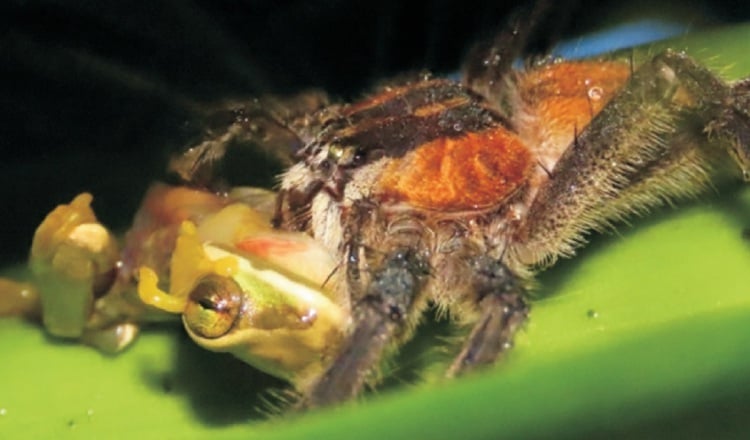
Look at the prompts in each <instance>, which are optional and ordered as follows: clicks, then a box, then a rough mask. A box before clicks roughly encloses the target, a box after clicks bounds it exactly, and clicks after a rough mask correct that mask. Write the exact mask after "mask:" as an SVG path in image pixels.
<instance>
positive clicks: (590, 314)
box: [586, 309, 599, 319]
mask: <svg viewBox="0 0 750 440" xmlns="http://www.w3.org/2000/svg"><path fill="white" fill-rule="evenodd" d="M586 316H588V317H589V318H591V319H596V318H598V317H599V312H597V311H596V310H594V309H589V310H588V311H587V312H586Z"/></svg>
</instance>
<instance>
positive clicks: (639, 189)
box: [511, 51, 750, 265]
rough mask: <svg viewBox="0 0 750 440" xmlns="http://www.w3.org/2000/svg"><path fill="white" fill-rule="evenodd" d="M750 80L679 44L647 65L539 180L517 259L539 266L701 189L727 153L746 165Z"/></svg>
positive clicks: (517, 239) (515, 249) (517, 240)
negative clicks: (590, 234)
mask: <svg viewBox="0 0 750 440" xmlns="http://www.w3.org/2000/svg"><path fill="white" fill-rule="evenodd" d="M740 84H742V83H740ZM747 88H748V87H745V86H742V85H737V86H735V87H730V86H729V85H727V84H726V83H724V82H723V81H721V80H720V79H719V78H718V77H716V76H715V75H714V74H713V73H712V72H711V71H709V70H708V69H706V68H705V67H703V66H701V65H700V64H698V63H697V62H695V61H693V60H692V59H690V58H689V57H687V56H686V55H684V54H680V53H676V52H671V51H667V52H664V53H662V54H660V55H658V56H656V57H655V58H653V59H652V60H651V61H649V62H646V63H645V64H643V65H642V66H640V67H639V68H638V69H637V70H636V71H635V72H634V73H633V75H632V77H631V78H630V80H629V81H628V82H627V84H626V85H625V86H624V87H623V89H622V90H621V91H620V92H619V93H618V95H617V96H615V98H613V100H612V101H610V103H609V104H608V105H607V106H605V107H604V109H603V110H602V111H601V112H600V113H599V114H598V115H597V116H596V117H595V118H594V119H593V120H592V121H591V123H590V124H589V125H588V126H587V127H586V129H585V130H583V132H582V133H581V134H580V135H579V136H577V137H576V139H575V140H574V141H573V143H572V144H571V145H570V146H569V147H568V148H567V150H566V151H565V152H564V153H563V155H562V156H561V157H560V159H559V160H558V162H557V164H556V165H555V167H554V169H553V170H551V172H550V175H549V179H548V180H547V181H546V182H544V183H542V185H541V187H540V188H539V190H538V192H537V194H536V195H535V197H534V199H533V200H532V202H531V204H530V206H529V209H528V211H527V213H526V215H525V217H524V219H523V220H522V221H521V223H520V226H519V227H518V229H517V231H516V233H515V234H514V237H513V241H514V244H513V245H512V246H511V251H512V254H513V258H516V259H517V260H518V261H519V262H520V263H521V264H526V265H538V264H545V263H552V262H554V260H555V259H556V258H558V257H559V256H570V255H572V254H573V251H574V249H575V248H576V247H577V246H578V245H580V244H582V242H583V238H582V236H583V234H584V233H585V232H586V231H587V230H590V229H598V228H601V227H603V226H607V225H608V224H609V222H610V221H613V220H618V219H620V218H622V217H625V216H627V215H629V214H631V213H633V212H639V211H643V210H645V209H647V208H648V207H649V206H655V205H659V204H661V203H664V202H665V201H666V202H668V201H670V200H672V199H674V198H677V197H684V196H691V195H694V194H695V193H697V192H699V191H701V190H703V189H704V188H705V187H706V186H708V183H709V181H710V178H711V177H712V175H713V174H714V173H715V168H716V165H717V164H719V163H721V162H723V161H725V160H726V158H727V157H728V156H730V155H731V156H733V157H734V159H735V161H736V162H738V163H739V165H740V167H741V168H742V169H743V170H747V169H748V165H749V164H750V161H748V160H747V158H748V157H750V155H749V154H748V151H749V149H750V145H748V143H747V140H748V139H750V136H749V133H750V131H749V127H750V118H749V117H748V110H747V106H746V105H745V104H746V103H747V99H748V98H747V93H746V91H747ZM727 153H730V154H729V155H728V154H727Z"/></svg>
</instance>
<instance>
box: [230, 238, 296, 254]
mask: <svg viewBox="0 0 750 440" xmlns="http://www.w3.org/2000/svg"><path fill="white" fill-rule="evenodd" d="M235 246H237V248H238V249H240V250H243V251H245V252H248V253H251V254H253V255H257V256H259V257H263V258H267V257H269V256H270V255H274V256H283V255H287V254H296V253H300V252H303V251H305V250H306V249H307V248H306V247H305V244H304V243H299V242H296V241H290V240H283V239H280V238H268V237H257V238H245V239H244V240H240V241H239V242H238V243H237V244H236V245H235Z"/></svg>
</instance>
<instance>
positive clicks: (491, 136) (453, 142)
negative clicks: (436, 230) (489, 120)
mask: <svg viewBox="0 0 750 440" xmlns="http://www.w3.org/2000/svg"><path fill="white" fill-rule="evenodd" d="M531 169H532V159H531V154H530V152H529V151H528V149H527V148H526V146H525V145H524V144H523V143H522V142H521V141H520V139H518V137H517V136H516V135H515V134H513V133H511V132H509V131H508V130H506V129H504V128H497V129H493V130H486V131H482V132H478V133H466V134H465V135H464V136H461V137H456V138H447V137H444V138H439V139H435V140H433V141H430V142H427V143H425V144H423V145H421V146H419V148H416V149H415V150H413V151H411V152H409V153H408V154H407V155H405V156H404V157H403V158H401V159H396V160H394V161H393V162H392V163H390V164H389V165H388V166H387V167H386V169H385V170H384V172H383V174H382V176H381V178H380V182H379V189H380V192H381V193H382V195H383V196H384V197H385V198H387V199H390V200H393V201H401V202H406V203H409V204H410V205H412V206H414V207H417V208H422V209H430V210H440V211H448V212H456V211H463V210H470V209H477V208H484V207H491V206H493V205H497V204H499V203H500V202H502V201H503V200H505V199H506V198H507V197H508V196H509V195H510V194H511V193H512V192H513V191H514V190H516V189H517V188H518V187H519V186H521V185H522V184H523V183H524V182H525V181H526V179H527V178H528V176H529V174H530V171H531Z"/></svg>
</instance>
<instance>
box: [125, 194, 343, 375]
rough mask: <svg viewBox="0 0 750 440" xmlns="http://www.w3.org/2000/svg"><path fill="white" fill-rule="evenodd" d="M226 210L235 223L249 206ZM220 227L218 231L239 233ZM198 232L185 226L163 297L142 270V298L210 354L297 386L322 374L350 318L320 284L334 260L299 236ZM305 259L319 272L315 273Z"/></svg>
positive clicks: (155, 280)
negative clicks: (176, 317)
mask: <svg viewBox="0 0 750 440" xmlns="http://www.w3.org/2000/svg"><path fill="white" fill-rule="evenodd" d="M227 209H229V211H228V212H230V213H231V215H227V217H226V218H227V219H231V220H232V221H234V222H236V221H237V219H242V218H243V217H242V214H243V213H245V214H246V212H245V211H246V210H247V209H248V208H246V207H245V208H239V210H237V208H231V207H228V208H227ZM233 209H235V211H232V210H233ZM219 215H221V213H220V214H219ZM219 218H220V217H219ZM237 224H247V223H246V222H244V223H243V222H237ZM223 226H225V227H223V228H219V229H217V230H221V231H223V232H222V234H225V233H226V231H227V230H237V228H236V227H235V228H234V229H233V228H227V227H226V226H227V224H226V222H223ZM212 228H213V226H212ZM201 229H202V231H199V230H198V228H196V227H195V225H194V224H192V223H190V222H185V223H183V224H182V226H181V230H180V234H179V236H178V239H177V243H176V247H175V251H174V253H173V256H172V259H171V263H170V281H169V288H168V292H166V291H164V290H162V289H160V287H159V279H158V276H157V275H156V273H155V272H154V271H153V270H151V269H150V268H148V267H142V268H141V269H140V271H139V283H138V293H139V296H140V297H141V299H142V300H143V301H144V302H145V303H147V304H151V305H153V306H154V307H156V308H158V309H161V310H164V311H167V312H171V313H179V314H181V315H182V320H183V323H184V325H185V328H186V330H187V332H188V334H189V335H190V337H191V338H192V339H193V340H194V341H195V342H196V343H197V344H198V345H200V346H202V347H204V348H206V349H208V350H211V351H216V352H229V353H231V354H233V355H234V356H236V357H238V358H239V359H241V360H243V361H245V362H247V363H248V364H251V365H253V366H254V367H256V368H258V369H260V370H262V371H265V372H267V373H269V374H272V375H274V376H277V377H281V378H283V379H286V380H288V381H290V382H292V383H294V384H299V383H301V382H304V381H305V380H306V379H308V378H311V377H313V376H315V375H316V374H319V373H320V371H321V370H322V369H323V368H324V367H325V366H326V365H327V363H328V361H329V360H330V359H331V358H332V357H333V356H335V354H336V353H337V352H338V350H339V348H340V344H341V342H342V340H343V337H344V332H345V329H346V327H347V325H348V319H349V317H348V313H347V311H346V307H344V306H343V305H341V304H339V303H337V302H336V301H334V299H332V296H331V294H330V292H328V291H327V290H326V287H325V285H324V281H325V279H326V277H327V276H329V275H330V274H331V272H332V271H333V270H334V268H335V266H334V264H333V260H332V259H331V258H330V257H328V256H327V253H326V252H324V251H323V250H322V249H320V246H319V245H318V244H317V243H316V242H315V241H313V240H312V239H311V238H309V237H307V236H304V235H303V234H298V233H287V232H278V231H272V230H270V229H268V230H265V229H262V228H260V229H257V228H256V229H254V230H253V231H247V230H245V231H242V234H240V235H241V236H242V238H241V239H237V236H232V237H231V238H228V237H224V238H222V237H216V236H214V237H213V238H214V239H215V240H213V241H212V240H209V239H207V238H206V237H207V236H210V235H212V234H211V233H210V231H209V233H206V230H205V228H203V225H201ZM248 233H250V234H249V235H248ZM229 242H233V243H229ZM232 244H233V245H232ZM311 255H315V258H314V259H311V258H310V257H311ZM305 261H307V262H311V261H315V265H317V266H319V267H320V269H319V270H316V271H315V272H314V274H317V275H316V276H311V272H310V266H311V264H304V263H305ZM326 261H327V262H326ZM321 262H323V263H321ZM326 272H327V273H326Z"/></svg>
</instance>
